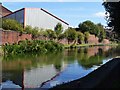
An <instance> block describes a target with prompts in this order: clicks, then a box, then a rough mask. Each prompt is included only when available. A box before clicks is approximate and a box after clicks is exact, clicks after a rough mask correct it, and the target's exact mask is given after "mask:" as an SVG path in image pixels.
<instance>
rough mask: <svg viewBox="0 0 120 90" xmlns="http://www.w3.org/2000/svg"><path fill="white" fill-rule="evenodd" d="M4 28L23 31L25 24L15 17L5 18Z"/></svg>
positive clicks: (3, 21)
mask: <svg viewBox="0 0 120 90" xmlns="http://www.w3.org/2000/svg"><path fill="white" fill-rule="evenodd" d="M2 28H3V29H5V30H14V31H20V32H23V25H22V24H20V23H19V22H17V21H16V20H14V19H3V20H2Z"/></svg>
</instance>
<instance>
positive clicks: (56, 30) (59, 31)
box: [54, 23, 63, 38]
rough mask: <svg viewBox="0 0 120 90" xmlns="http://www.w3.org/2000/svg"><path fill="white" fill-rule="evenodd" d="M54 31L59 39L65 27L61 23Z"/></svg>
mask: <svg viewBox="0 0 120 90" xmlns="http://www.w3.org/2000/svg"><path fill="white" fill-rule="evenodd" d="M54 31H55V32H56V35H57V38H58V37H59V35H60V34H61V33H62V32H63V27H62V24H61V23H58V24H57V25H56V26H55V28H54Z"/></svg>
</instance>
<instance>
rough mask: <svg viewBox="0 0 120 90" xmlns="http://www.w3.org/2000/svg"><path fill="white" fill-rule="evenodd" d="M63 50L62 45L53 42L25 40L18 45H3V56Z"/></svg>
mask: <svg viewBox="0 0 120 90" xmlns="http://www.w3.org/2000/svg"><path fill="white" fill-rule="evenodd" d="M61 50H63V45H62V44H60V43H57V42H54V41H43V40H25V41H21V42H19V44H12V45H8V44H6V45H4V46H3V51H4V53H5V54H25V53H47V52H56V51H61Z"/></svg>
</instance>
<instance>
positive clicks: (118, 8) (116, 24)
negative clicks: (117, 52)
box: [103, 0, 120, 40]
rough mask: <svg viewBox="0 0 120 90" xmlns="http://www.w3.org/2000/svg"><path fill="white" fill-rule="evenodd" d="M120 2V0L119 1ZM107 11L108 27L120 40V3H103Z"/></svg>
mask: <svg viewBox="0 0 120 90" xmlns="http://www.w3.org/2000/svg"><path fill="white" fill-rule="evenodd" d="M118 1H119V0H118ZM103 6H104V8H105V10H106V21H107V24H108V27H111V28H112V30H113V31H115V32H116V33H115V34H116V35H117V37H115V38H117V39H119V40H120V1H119V2H103Z"/></svg>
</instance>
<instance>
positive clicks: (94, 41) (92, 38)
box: [88, 35, 99, 44]
mask: <svg viewBox="0 0 120 90" xmlns="http://www.w3.org/2000/svg"><path fill="white" fill-rule="evenodd" d="M98 40H99V39H98V37H95V35H89V37H88V43H89V44H98V43H99V42H98Z"/></svg>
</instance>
